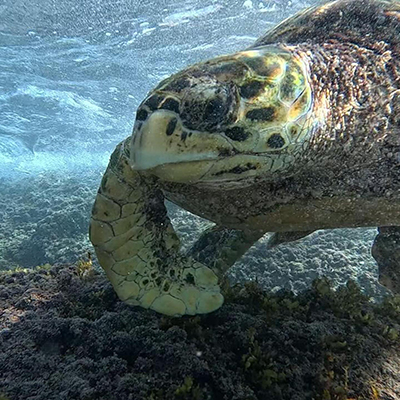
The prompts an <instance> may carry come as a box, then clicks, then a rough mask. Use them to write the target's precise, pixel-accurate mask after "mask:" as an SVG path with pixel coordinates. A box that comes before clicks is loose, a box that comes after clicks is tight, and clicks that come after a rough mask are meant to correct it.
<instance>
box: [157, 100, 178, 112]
mask: <svg viewBox="0 0 400 400" xmlns="http://www.w3.org/2000/svg"><path fill="white" fill-rule="evenodd" d="M160 108H162V109H163V110H170V111H174V112H176V113H177V114H179V103H178V101H177V100H175V99H171V98H170V97H169V98H168V99H166V100H165V101H164V103H162V105H161V107H160Z"/></svg>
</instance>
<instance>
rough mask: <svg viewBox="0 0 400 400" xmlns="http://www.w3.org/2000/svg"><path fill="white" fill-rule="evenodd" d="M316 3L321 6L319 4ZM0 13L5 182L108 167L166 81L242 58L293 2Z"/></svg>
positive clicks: (24, 8) (16, 4)
mask: <svg viewBox="0 0 400 400" xmlns="http://www.w3.org/2000/svg"><path fill="white" fill-rule="evenodd" d="M314 3H315V1H314ZM2 4H3V5H1V6H0V177H6V178H7V180H8V179H9V178H11V179H18V177H20V176H35V175H37V174H38V173H43V172H47V171H51V172H58V171H59V172H60V173H62V174H65V173H66V172H67V171H68V173H81V172H83V171H90V170H93V169H96V168H98V167H105V165H106V163H107V161H108V157H109V154H110V152H111V151H112V149H113V148H114V146H115V145H116V144H117V143H118V142H119V141H121V140H122V139H124V138H125V137H126V136H128V135H129V134H130V133H131V127H132V122H133V120H134V115H135V109H136V107H137V106H138V104H139V103H140V101H141V99H143V97H144V96H145V94H146V93H147V92H148V91H149V90H150V89H151V88H152V87H153V86H154V85H155V84H156V83H157V82H158V81H159V80H161V79H163V78H165V77H166V76H168V75H170V74H171V73H174V72H176V71H177V70H179V69H181V68H183V67H184V66H186V65H188V64H191V63H193V62H196V61H199V60H202V59H205V58H210V57H214V56H216V55H219V54H223V53H228V52H231V51H235V50H239V49H241V48H244V47H246V46H248V45H249V44H251V43H252V42H253V41H254V40H255V39H256V38H257V37H258V36H260V35H261V34H263V33H264V32H265V31H266V30H267V29H268V28H270V27H271V26H273V25H275V24H276V23H277V22H278V21H280V20H282V19H283V18H285V17H287V16H289V15H291V14H293V13H294V12H296V11H297V10H299V9H301V8H303V7H304V6H307V5H309V3H307V2H306V3H305V2H297V1H284V0H276V1H251V0H246V1H242V0H241V1H238V0H232V1H229V0H225V1H217V0H206V1H201V2H200V1H199V0H198V1H187V0H183V1H182V0H179V1H174V2H167V1H160V0H158V1H150V0H136V1H134V0H131V1H129V0H122V1H100V0H97V1H88V0H84V1H82V0H71V1H55V0H36V1H33V2H31V1H28V0H23V1H14V0H6V2H5V4H4V3H2Z"/></svg>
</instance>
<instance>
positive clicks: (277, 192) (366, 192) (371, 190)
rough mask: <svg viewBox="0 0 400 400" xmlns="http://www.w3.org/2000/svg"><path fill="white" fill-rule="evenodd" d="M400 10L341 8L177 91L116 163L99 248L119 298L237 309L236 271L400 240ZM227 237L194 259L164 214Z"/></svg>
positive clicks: (367, 0)
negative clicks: (323, 239) (354, 244)
mask: <svg viewBox="0 0 400 400" xmlns="http://www.w3.org/2000/svg"><path fill="white" fill-rule="evenodd" d="M399 95H400V2H397V1H379V0H339V1H333V2H330V3H326V4H324V5H320V6H316V7H313V8H310V9H307V10H305V11H303V12H300V13H298V14H296V15H294V16H293V17H291V18H289V19H287V20H285V21H283V22H282V23H281V24H279V25H278V26H276V27H275V28H274V29H272V30H271V31H269V32H268V33H267V34H265V35H264V36H263V37H261V38H260V39H258V40H257V41H256V43H255V44H254V45H252V46H251V47H250V48H247V49H245V50H243V51H240V52H238V53H235V54H231V55H225V56H221V57H217V58H214V59H211V60H208V61H205V62H201V63H198V64H195V65H193V66H190V67H188V68H186V69H184V70H182V71H181V72H178V73H176V74H175V75H172V76H171V77H170V78H167V79H165V80H164V81H162V82H161V83H160V84H159V85H158V86H157V87H156V88H155V89H154V90H152V91H151V92H150V93H149V94H148V96H147V97H146V98H145V100H144V101H143V102H142V104H141V105H140V106H139V108H138V110H137V113H136V121H135V125H134V129H133V134H132V136H130V137H128V138H127V139H126V140H125V141H123V142H122V143H120V144H119V145H118V146H117V148H116V150H115V151H114V153H113V154H112V156H111V159H110V163H109V165H108V168H107V170H106V172H105V174H104V177H103V180H102V182H101V186H100V189H99V191H98V194H97V197H96V201H95V204H94V206H93V214H92V220H91V226H90V238H91V241H92V243H93V245H94V247H95V250H96V254H97V257H98V260H99V262H100V265H101V266H102V267H103V268H104V270H105V271H106V274H107V276H108V278H109V279H110V281H111V282H112V284H113V286H114V289H115V291H116V292H117V294H118V296H119V298H120V299H121V300H123V301H125V302H127V303H129V304H133V305H140V306H142V307H145V308H150V309H153V310H155V311H158V312H160V313H163V314H167V315H184V314H189V315H194V314H201V313H208V312H211V311H214V310H216V309H218V308H219V307H220V306H221V305H222V303H223V296H222V295H221V293H220V287H219V282H220V280H221V278H222V277H223V275H224V273H225V272H226V270H227V269H228V268H229V267H230V266H232V265H233V263H234V262H235V261H236V260H237V259H238V258H239V257H240V256H242V255H243V254H244V253H245V252H246V251H247V250H248V249H249V248H250V247H251V246H252V245H253V244H254V243H255V242H256V241H257V240H258V239H259V238H261V237H262V236H263V235H264V234H265V233H266V232H275V233H274V234H273V236H272V239H271V240H270V242H269V245H270V246H273V245H276V244H279V243H281V242H288V241H292V240H296V239H299V238H301V237H304V236H306V235H308V234H309V233H311V232H313V231H315V230H317V229H331V228H343V227H361V226H363V227H368V226H369V227H371V226H375V227H376V226H378V227H381V228H380V229H381V233H380V236H379V237H378V239H377V240H376V242H375V244H374V252H373V253H374V254H375V255H376V258H377V259H378V262H379V264H380V266H381V267H382V270H381V280H382V282H383V283H385V284H386V285H388V286H390V288H391V289H393V290H398V289H399V285H398V281H397V277H396V273H395V269H396V266H397V265H400V262H397V261H396V260H399V257H397V258H396V255H395V254H393V253H392V254H391V255H392V256H393V257H391V258H390V259H389V258H388V257H387V256H388V253H390V252H393V250H392V249H393V245H392V244H393V242H394V243H395V242H396V240H397V235H399V230H398V229H397V228H396V226H398V225H400V179H399V177H400V132H399V129H400V113H399V104H400V103H399V101H400V96H399ZM165 198H167V199H169V200H170V201H172V202H173V203H175V204H177V205H178V206H180V207H182V208H184V209H186V210H188V211H190V212H192V213H194V214H197V215H199V216H202V217H204V218H206V219H208V220H210V221H213V222H215V223H216V225H215V227H213V228H211V229H209V230H207V231H206V232H204V233H203V235H202V236H201V237H200V239H199V240H198V241H197V242H196V244H195V245H194V246H193V247H192V248H191V249H190V250H189V252H188V253H186V254H183V253H182V252H181V251H180V243H179V239H178V237H177V235H176V233H175V231H174V229H173V227H172V225H171V223H170V220H169V218H168V216H167V212H166V208H165V206H164V199H165Z"/></svg>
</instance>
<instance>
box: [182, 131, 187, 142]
mask: <svg viewBox="0 0 400 400" xmlns="http://www.w3.org/2000/svg"><path fill="white" fill-rule="evenodd" d="M187 136H188V133H187V132H186V131H183V132H182V134H181V140H182V142H184V141H185V140H186V138H187Z"/></svg>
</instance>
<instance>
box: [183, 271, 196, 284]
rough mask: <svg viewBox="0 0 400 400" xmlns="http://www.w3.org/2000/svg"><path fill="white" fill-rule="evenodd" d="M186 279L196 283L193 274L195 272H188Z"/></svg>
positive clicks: (190, 282) (188, 281)
mask: <svg viewBox="0 0 400 400" xmlns="http://www.w3.org/2000/svg"><path fill="white" fill-rule="evenodd" d="M185 281H186V282H187V283H189V284H190V285H194V276H193V274H190V273H189V274H187V275H186V278H185Z"/></svg>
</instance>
